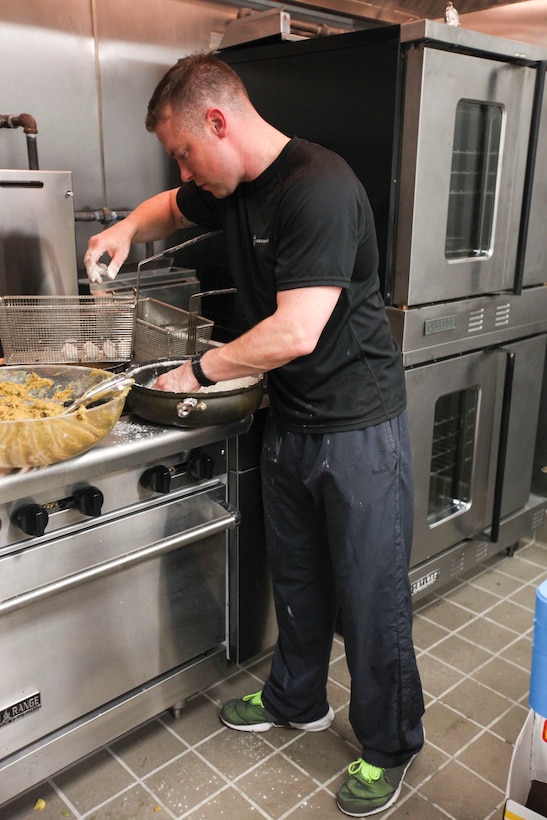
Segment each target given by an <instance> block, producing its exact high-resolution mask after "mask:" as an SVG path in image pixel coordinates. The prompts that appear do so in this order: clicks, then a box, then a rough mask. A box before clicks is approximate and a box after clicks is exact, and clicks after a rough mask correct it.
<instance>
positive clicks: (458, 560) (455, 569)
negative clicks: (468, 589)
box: [450, 551, 465, 578]
mask: <svg viewBox="0 0 547 820" xmlns="http://www.w3.org/2000/svg"><path fill="white" fill-rule="evenodd" d="M464 566H465V554H464V552H463V551H462V552H460V553H459V554H458V555H455V556H454V557H453V558H452V561H451V562H450V576H451V577H452V578H453V577H454V576H455V575H460V573H462V572H463V569H464Z"/></svg>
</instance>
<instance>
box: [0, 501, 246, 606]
mask: <svg viewBox="0 0 547 820" xmlns="http://www.w3.org/2000/svg"><path fill="white" fill-rule="evenodd" d="M213 503H216V502H213ZM217 506H219V507H223V508H224V509H225V510H226V512H227V515H226V516H223V517H221V518H217V519H215V520H214V521H208V522H206V523H205V524H199V525H198V526H196V527H191V528H190V529H188V530H185V531H184V532H183V533H177V534H176V535H172V536H170V537H168V538H162V540H161V541H155V542H154V543H153V544H148V545H147V546H146V547H143V548H142V549H139V550H135V552H130V553H126V554H125V555H120V556H118V557H117V558H114V559H113V560H112V561H105V562H104V563H102V564H97V565H96V566H94V567H89V568H88V569H84V570H82V571H81V572H75V573H73V574H72V575H67V576H66V577H65V578H60V579H59V580H58V581H53V582H52V583H51V584H46V585H45V586H43V587H38V588H37V589H31V590H29V591H28V592H23V593H22V594H21V595H16V596H15V597H14V598H7V599H6V600H5V601H2V602H1V603H0V616H1V615H8V614H11V613H12V612H16V611H17V610H19V609H23V608H24V607H26V606H30V605H32V604H37V603H40V602H41V601H44V600H46V599H48V598H53V597H54V596H55V595H60V594H61V593H63V592H67V591H68V590H71V589H74V588H75V587H79V586H82V585H83V584H87V583H89V582H90V581H95V580H97V579H98V578H105V577H106V576H108V575H114V574H116V573H118V572H119V571H120V570H124V569H128V568H130V567H134V566H135V565H136V564H140V563H142V562H143V561H149V560H150V559H151V558H157V557H158V556H160V555H165V554H166V553H168V552H173V550H177V549H180V548H181V547H186V546H189V545H190V544H194V543H195V542H196V541H202V540H204V539H206V538H211V537H212V536H214V535H218V534H219V533H223V532H226V530H229V529H234V527H237V526H238V524H239V522H240V520H241V514H240V512H239V510H237V509H235V507H232V506H231V504H228V503H224V502H221V503H218V504H217Z"/></svg>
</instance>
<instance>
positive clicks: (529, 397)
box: [500, 334, 547, 517]
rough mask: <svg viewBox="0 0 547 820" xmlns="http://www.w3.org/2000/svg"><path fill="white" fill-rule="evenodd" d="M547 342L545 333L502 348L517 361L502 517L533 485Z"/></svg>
mask: <svg viewBox="0 0 547 820" xmlns="http://www.w3.org/2000/svg"><path fill="white" fill-rule="evenodd" d="M546 343H547V337H546V335H545V334H542V335H541V336H533V337H532V338H530V339H522V340H521V341H518V342H513V343H512V344H508V345H504V346H503V348H502V349H503V350H505V351H507V352H508V353H509V354H510V355H511V356H512V357H513V362H514V364H513V376H512V388H511V403H510V416H509V420H508V430H507V443H506V445H505V453H504V464H503V485H502V490H501V499H500V504H501V507H500V514H501V516H502V517H505V516H506V515H509V513H512V512H514V511H515V510H518V509H519V508H520V507H523V506H524V505H525V504H526V502H527V501H528V497H529V495H530V491H531V488H532V473H533V467H534V449H535V444H536V431H537V425H538V416H539V407H540V399H541V386H542V375H543V365H544V361H545V348H546Z"/></svg>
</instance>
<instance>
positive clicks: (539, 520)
mask: <svg viewBox="0 0 547 820" xmlns="http://www.w3.org/2000/svg"><path fill="white" fill-rule="evenodd" d="M544 517H545V508H544V507H541V509H539V510H536V512H535V513H534V515H533V517H532V529H533V530H537V528H538V527H541V525H542V524H543V519H544Z"/></svg>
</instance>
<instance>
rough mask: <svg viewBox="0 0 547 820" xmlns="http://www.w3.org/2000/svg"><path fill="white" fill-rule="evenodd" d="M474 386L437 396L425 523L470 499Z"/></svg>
mask: <svg viewBox="0 0 547 820" xmlns="http://www.w3.org/2000/svg"><path fill="white" fill-rule="evenodd" d="M477 406H478V389H477V388H469V389H467V390H461V391H459V392H457V393H448V394H446V395H444V396H441V397H440V398H439V399H438V400H437V402H436V404H435V416H434V424H433V447H432V455H431V471H430V480H429V502H428V510H427V523H428V524H430V525H432V524H436V523H437V522H439V521H442V520H443V519H444V518H448V517H449V516H451V515H454V514H455V513H457V512H460V511H461V510H463V509H466V508H467V507H468V506H469V503H470V495H471V477H472V470H473V450H474V445H475V427H476V421H477Z"/></svg>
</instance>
